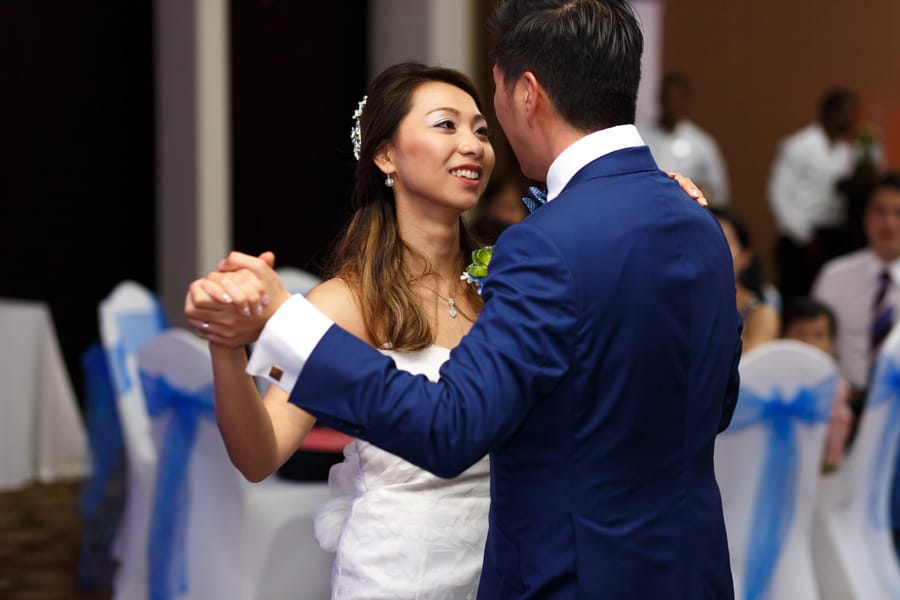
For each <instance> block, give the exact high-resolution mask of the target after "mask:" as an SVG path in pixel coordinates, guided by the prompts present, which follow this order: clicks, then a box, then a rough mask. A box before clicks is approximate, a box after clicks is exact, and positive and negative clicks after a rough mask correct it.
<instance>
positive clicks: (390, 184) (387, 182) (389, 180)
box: [384, 173, 394, 188]
mask: <svg viewBox="0 0 900 600" xmlns="http://www.w3.org/2000/svg"><path fill="white" fill-rule="evenodd" d="M384 185H386V186H388V187H389V188H392V187H394V178H393V177H391V174H390V173H388V175H387V177H385V178H384Z"/></svg>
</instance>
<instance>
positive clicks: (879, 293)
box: [869, 271, 894, 365]
mask: <svg viewBox="0 0 900 600" xmlns="http://www.w3.org/2000/svg"><path fill="white" fill-rule="evenodd" d="M890 287H891V274H890V273H889V272H888V271H882V272H881V274H880V275H879V276H878V288H877V289H876V291H875V298H874V300H873V302H872V325H871V327H870V328H869V359H870V360H869V363H870V364H872V365H874V364H875V361H876V359H877V358H878V350H879V349H880V348H881V343H882V342H883V341H884V339H885V338H886V337H887V336H888V334H889V333H890V332H891V327H893V325H894V307H893V306H892V305H891V303H890V302H887V301H886V300H887V292H888V290H889V289H890Z"/></svg>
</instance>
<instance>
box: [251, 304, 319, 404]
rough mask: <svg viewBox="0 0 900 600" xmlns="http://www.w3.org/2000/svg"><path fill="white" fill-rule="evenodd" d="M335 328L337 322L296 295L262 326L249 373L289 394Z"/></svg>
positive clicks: (252, 355)
mask: <svg viewBox="0 0 900 600" xmlns="http://www.w3.org/2000/svg"><path fill="white" fill-rule="evenodd" d="M332 325H334V321H332V320H331V319H329V318H328V317H326V316H325V315H324V314H323V313H322V311H320V310H319V309H318V308H316V307H315V306H313V305H312V304H311V303H310V302H309V300H307V299H306V298H304V297H303V296H301V295H300V294H294V295H293V296H291V297H290V298H289V299H288V300H287V302H285V303H284V304H282V305H281V306H280V307H279V308H278V310H276V311H275V314H273V315H272V316H271V317H270V318H269V320H268V322H267V323H266V325H265V327H263V330H262V333H261V334H260V336H259V339H258V340H257V341H256V343H255V344H254V346H253V353H252V354H251V356H250V361H249V362H248V363H247V369H246V370H247V373H248V374H250V375H254V376H257V377H262V378H263V379H265V380H267V381H269V382H270V383H272V384H274V385H277V386H278V387H280V388H281V389H283V390H284V391H286V392H287V393H290V392H291V390H292V389H294V384H295V383H297V379H298V378H299V377H300V373H301V371H303V367H304V366H305V365H306V361H307V359H308V358H309V356H310V355H311V354H312V352H313V350H315V348H316V346H317V345H318V343H319V341H320V340H321V339H322V337H324V335H325V333H326V332H327V331H328V329H329V328H331V326H332Z"/></svg>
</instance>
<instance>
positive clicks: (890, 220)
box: [812, 172, 900, 439]
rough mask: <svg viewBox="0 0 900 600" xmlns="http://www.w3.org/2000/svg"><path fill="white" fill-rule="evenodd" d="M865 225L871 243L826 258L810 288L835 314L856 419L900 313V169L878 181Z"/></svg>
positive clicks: (839, 349)
mask: <svg viewBox="0 0 900 600" xmlns="http://www.w3.org/2000/svg"><path fill="white" fill-rule="evenodd" d="M863 224H864V229H865V234H866V240H867V246H866V247H865V248H862V249H860V250H856V251H854V252H851V253H849V254H845V255H842V256H840V257H837V258H834V259H832V260H831V261H829V262H827V263H826V264H825V265H824V266H823V267H822V272H821V273H820V274H819V276H818V277H817V278H816V281H815V284H814V285H813V290H812V295H813V296H814V297H815V298H816V299H818V300H820V301H822V302H824V303H826V304H827V305H829V306H830V307H831V308H832V309H833V310H834V313H835V316H836V317H837V327H838V334H837V359H838V364H839V365H840V368H841V371H842V372H843V374H844V375H845V376H846V377H847V379H848V380H849V382H850V386H851V394H850V396H851V398H850V406H851V408H852V409H853V412H854V422H855V421H856V420H858V419H859V416H860V414H861V413H862V411H863V407H864V404H865V394H866V389H867V387H868V384H869V376H870V374H871V371H872V368H873V366H874V361H875V358H876V356H877V353H878V350H879V348H880V345H881V342H882V341H883V340H884V339H885V338H886V337H887V335H888V333H889V332H890V330H891V328H892V327H893V325H894V323H895V322H896V319H897V315H898V311H900V290H898V286H897V283H898V282H900V173H898V172H889V173H887V174H885V175H883V176H881V177H880V178H879V179H878V181H877V182H876V184H875V187H874V189H873V191H872V193H871V195H870V196H869V200H868V203H867V204H866V207H865V211H864V216H863ZM854 430H855V424H854ZM852 436H853V433H851V439H852Z"/></svg>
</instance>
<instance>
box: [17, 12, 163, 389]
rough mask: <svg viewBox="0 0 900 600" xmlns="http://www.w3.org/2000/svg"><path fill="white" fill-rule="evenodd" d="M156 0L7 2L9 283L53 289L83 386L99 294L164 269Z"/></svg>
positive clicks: (29, 290)
mask: <svg viewBox="0 0 900 600" xmlns="http://www.w3.org/2000/svg"><path fill="white" fill-rule="evenodd" d="M152 6H153V5H152V2H151V0H129V1H128V2H121V1H118V0H106V1H103V0H84V1H81V2H69V1H65V0H55V1H54V0H51V1H49V2H34V1H33V0H7V1H4V2H0V161H2V176H0V256H2V257H3V263H4V266H3V276H2V277H0V296H4V297H15V298H25V299H35V300H43V301H46V302H48V303H49V305H50V307H51V310H52V313H53V318H54V321H55V323H56V326H57V331H58V334H59V338H60V342H61V345H62V350H63V354H64V356H65V358H66V362H67V364H68V367H69V372H70V373H71V375H72V379H73V381H74V382H75V385H76V390H77V391H78V392H79V397H80V396H81V372H80V362H79V359H80V356H81V353H82V352H83V351H84V350H85V349H86V348H87V346H88V345H89V344H90V343H91V342H92V341H94V340H97V339H98V337H99V332H98V329H97V304H98V302H99V301H100V300H101V299H102V298H103V297H104V296H105V295H106V294H107V293H109V291H110V290H111V289H112V287H113V286H114V285H115V284H116V283H118V282H119V281H120V280H122V279H123V278H131V279H135V280H137V281H139V282H141V283H143V284H144V285H147V286H148V287H150V286H152V285H153V283H154V281H155V279H156V278H155V272H154V256H153V240H154V210H153V198H154V167H153V156H154V145H153V129H154V122H153V45H152V44H153V30H152V23H153V19H152V16H153V14H152ZM0 335H2V332H0Z"/></svg>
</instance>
